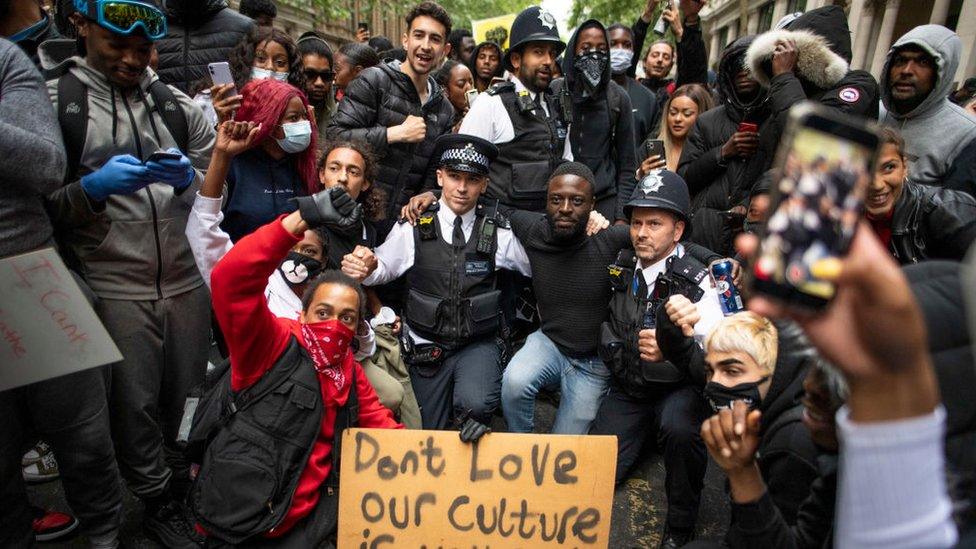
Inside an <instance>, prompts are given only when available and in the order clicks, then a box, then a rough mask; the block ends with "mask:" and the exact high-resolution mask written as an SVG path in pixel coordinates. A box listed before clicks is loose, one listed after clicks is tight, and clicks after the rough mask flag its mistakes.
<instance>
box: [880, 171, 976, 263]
mask: <svg viewBox="0 0 976 549" xmlns="http://www.w3.org/2000/svg"><path fill="white" fill-rule="evenodd" d="M974 240H976V199H974V198H973V197H972V196H970V195H968V194H966V193H964V192H962V191H953V190H949V189H942V188H938V187H929V186H928V185H919V184H917V183H912V182H910V181H908V182H906V183H905V186H904V187H903V188H902V192H901V196H900V197H898V202H896V203H895V214H894V217H892V219H891V245H890V246H889V247H890V249H891V253H892V254H893V255H894V256H895V259H897V260H898V261H899V262H900V263H901V264H902V265H905V264H910V263H918V262H920V261H925V260H927V259H951V260H953V261H962V258H963V257H964V256H965V255H966V250H968V249H969V246H970V244H972V243H973V241H974Z"/></svg>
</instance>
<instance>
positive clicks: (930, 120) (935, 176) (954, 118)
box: [881, 25, 976, 185]
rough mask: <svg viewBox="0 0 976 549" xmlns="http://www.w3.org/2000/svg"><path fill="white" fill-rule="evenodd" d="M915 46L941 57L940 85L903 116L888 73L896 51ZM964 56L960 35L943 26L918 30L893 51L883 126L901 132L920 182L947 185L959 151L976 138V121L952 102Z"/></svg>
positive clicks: (883, 84) (887, 63)
mask: <svg viewBox="0 0 976 549" xmlns="http://www.w3.org/2000/svg"><path fill="white" fill-rule="evenodd" d="M910 44H911V45H916V46H918V47H920V48H922V49H923V50H925V51H926V52H928V54H929V55H931V56H932V57H933V58H935V61H936V65H937V71H938V72H937V81H936V83H935V86H934V87H933V88H932V91H931V92H930V93H929V95H928V97H926V98H925V100H924V101H922V103H921V104H920V105H919V106H917V107H915V109H914V110H912V111H911V112H908V113H905V114H898V113H895V112H894V111H893V110H891V109H892V105H891V101H892V99H891V82H890V79H889V78H888V72H889V69H890V66H891V59H892V57H894V55H895V52H896V51H898V50H899V49H901V48H903V47H905V46H907V45H910ZM961 51H962V43H961V42H960V41H959V37H958V36H956V33H954V32H952V31H951V30H949V29H947V28H945V27H943V26H941V25H922V26H919V27H915V28H914V29H912V30H911V31H909V32H908V33H907V34H905V35H904V36H902V37H901V38H900V39H898V41H897V42H895V44H894V46H892V47H891V49H890V50H888V59H887V61H885V66H884V72H883V73H882V74H881V102H882V104H883V108H882V110H881V122H882V123H883V124H885V125H887V126H892V127H894V128H896V129H898V131H900V132H901V135H902V137H904V138H905V149H906V150H905V152H906V153H908V156H909V158H910V159H912V158H914V160H909V167H908V172H909V177H910V178H911V179H912V181H915V182H916V183H924V184H927V185H942V182H943V180H944V178H945V176H946V173H947V172H948V171H949V168H950V166H952V163H953V161H954V160H955V159H956V157H957V156H958V155H959V151H961V150H962V149H963V148H964V147H965V146H966V145H968V144H969V143H970V141H972V140H973V139H974V138H976V118H974V117H973V116H971V115H970V114H968V113H966V111H964V110H963V109H962V108H961V107H959V106H958V105H955V104H953V103H952V102H951V101H949V99H948V95H949V90H950V88H951V87H952V78H953V76H955V74H956V69H957V68H958V67H959V55H960V53H961Z"/></svg>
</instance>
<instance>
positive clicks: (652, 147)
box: [639, 139, 664, 162]
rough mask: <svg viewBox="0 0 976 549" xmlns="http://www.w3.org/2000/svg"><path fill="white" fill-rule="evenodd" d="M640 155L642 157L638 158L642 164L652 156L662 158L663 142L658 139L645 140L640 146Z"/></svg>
mask: <svg viewBox="0 0 976 549" xmlns="http://www.w3.org/2000/svg"><path fill="white" fill-rule="evenodd" d="M641 154H642V155H643V156H641V157H640V159H639V161H640V162H643V161H644V160H647V159H648V158H650V157H652V156H654V155H658V156H660V157H661V158H664V141H662V140H660V139H647V140H645V141H644V144H643V145H641Z"/></svg>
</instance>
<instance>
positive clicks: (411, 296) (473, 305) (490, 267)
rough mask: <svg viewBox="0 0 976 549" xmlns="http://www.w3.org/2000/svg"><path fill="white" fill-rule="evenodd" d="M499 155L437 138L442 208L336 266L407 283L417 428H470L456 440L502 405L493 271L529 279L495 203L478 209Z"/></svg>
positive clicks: (478, 145) (405, 337) (458, 138)
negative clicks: (420, 420)
mask: <svg viewBox="0 0 976 549" xmlns="http://www.w3.org/2000/svg"><path fill="white" fill-rule="evenodd" d="M497 154H498V150H497V149H496V148H495V146H494V145H492V144H491V143H489V142H488V141H485V140H484V139H480V138H477V137H472V136H469V135H461V134H456V135H454V134H452V135H444V136H441V137H440V138H439V139H438V140H437V144H436V146H435V149H434V158H436V159H437V161H436V163H437V166H438V169H437V182H438V185H440V186H441V188H442V189H443V192H442V194H441V198H440V201H439V202H438V203H436V204H434V205H431V207H429V208H427V209H426V211H425V212H424V213H422V214H421V215H420V216H419V219H418V220H417V224H416V226H413V225H410V224H408V223H403V222H401V223H400V224H399V225H397V226H395V227H394V228H393V230H392V231H391V232H390V235H389V237H388V238H387V239H386V242H384V243H383V244H382V245H381V246H379V247H378V248H376V251H375V253H374V252H372V251H370V250H369V249H368V248H365V247H357V248H356V250H355V251H353V253H351V254H349V255H347V256H346V257H345V258H343V260H342V267H343V271H344V272H346V273H347V274H349V275H350V276H353V277H355V278H358V279H360V280H363V283H364V284H366V285H368V286H372V285H377V284H384V283H387V282H389V281H391V280H394V279H397V278H399V277H401V276H405V277H406V281H407V287H408V294H407V300H406V313H405V317H406V322H405V324H406V327H405V328H404V333H403V334H402V335H401V339H402V341H403V347H404V359H405V360H406V361H407V363H408V364H409V367H410V368H409V370H410V378H411V382H412V384H413V389H414V393H415V394H416V396H417V401H418V403H419V404H420V408H421V415H422V417H423V424H424V428H426V429H446V428H449V427H450V426H451V425H452V424H457V425H461V424H462V423H465V422H467V428H466V429H462V435H463V438H467V437H468V436H469V435H475V434H476V437H475V438H477V436H481V435H482V434H484V433H485V432H486V431H487V425H488V424H489V423H490V422H491V416H492V414H493V413H494V412H495V410H497V409H498V405H499V399H500V396H499V395H500V393H501V379H502V377H501V376H502V367H503V362H502V361H503V358H502V357H503V352H502V351H503V349H502V343H500V342H499V339H498V336H499V330H500V328H501V324H502V317H501V310H500V303H499V298H500V296H501V292H500V291H499V290H498V289H497V288H496V283H495V282H496V281H495V270H496V269H509V270H516V271H518V272H520V273H522V274H523V275H525V276H530V275H531V271H530V269H529V260H528V257H527V256H526V254H525V250H524V249H523V248H522V245H521V244H519V242H518V240H516V239H515V237H514V236H513V235H512V231H511V230H509V228H508V226H507V221H505V219H504V218H502V217H501V216H500V215H499V214H498V206H497V201H485V203H480V204H479V198H480V197H481V195H482V194H484V192H485V189H486V187H487V185H488V173H489V170H490V164H491V162H492V160H493V159H494V158H495V156H496V155H497ZM486 203H487V204H486ZM449 227H451V228H450V229H448V228H449ZM472 429H474V430H475V431H472Z"/></svg>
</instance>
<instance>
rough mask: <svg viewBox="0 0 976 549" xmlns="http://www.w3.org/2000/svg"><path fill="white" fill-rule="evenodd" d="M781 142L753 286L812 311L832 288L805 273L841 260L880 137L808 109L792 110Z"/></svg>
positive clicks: (866, 126) (863, 124) (865, 126)
mask: <svg viewBox="0 0 976 549" xmlns="http://www.w3.org/2000/svg"><path fill="white" fill-rule="evenodd" d="M783 137H784V138H783V140H782V144H781V145H780V149H779V151H778V153H777V157H776V167H777V169H778V171H777V172H776V173H778V174H779V175H778V176H777V179H774V180H773V189H772V196H771V204H770V212H771V214H770V216H769V220H768V221H767V222H766V227H765V229H764V231H763V233H764V234H763V237H762V241H761V245H760V252H759V256H758V258H757V260H756V262H755V265H754V266H753V269H752V277H751V279H752V287H753V289H754V290H755V291H756V292H759V293H762V294H765V295H767V296H770V297H772V298H774V299H777V300H779V301H781V302H784V303H786V304H787V305H789V306H794V307H796V308H801V309H807V310H814V311H816V310H819V309H822V308H824V307H825V306H826V305H827V304H828V303H829V302H830V300H831V299H832V298H833V297H834V294H835V293H836V287H835V286H834V284H833V283H832V282H830V281H827V280H822V279H818V278H817V277H816V276H814V275H813V273H812V272H811V267H812V266H813V265H814V264H815V263H816V262H817V261H820V260H823V259H827V258H831V257H835V258H839V257H843V256H844V255H846V254H847V250H848V248H849V247H850V243H851V238H852V237H853V236H854V230H855V228H856V227H857V222H858V219H859V218H860V217H861V206H862V204H863V200H864V194H865V192H866V190H867V186H868V184H869V182H870V181H871V178H872V176H873V174H874V167H873V165H874V161H875V156H876V154H877V150H878V141H879V137H878V130H877V126H875V125H874V124H873V123H872V122H870V121H867V120H857V119H853V118H852V117H849V116H841V115H840V114H838V113H835V112H834V111H828V110H826V109H825V108H823V107H820V106H818V105H815V104H813V103H809V102H807V103H801V104H800V105H797V106H795V107H793V108H792V109H791V110H790V114H789V121H788V122H787V129H786V132H785V134H784V136H783Z"/></svg>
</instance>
